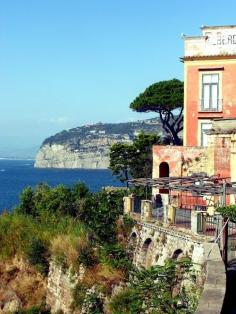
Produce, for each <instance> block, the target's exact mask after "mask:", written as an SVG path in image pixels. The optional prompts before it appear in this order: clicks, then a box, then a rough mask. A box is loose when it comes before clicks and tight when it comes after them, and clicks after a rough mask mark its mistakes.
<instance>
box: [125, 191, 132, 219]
mask: <svg viewBox="0 0 236 314" xmlns="http://www.w3.org/2000/svg"><path fill="white" fill-rule="evenodd" d="M123 202H124V214H126V215H129V214H130V213H132V212H133V211H134V197H133V196H131V195H130V196H125V197H124V198H123Z"/></svg>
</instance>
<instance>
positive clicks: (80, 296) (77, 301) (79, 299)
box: [72, 283, 87, 309]
mask: <svg viewBox="0 0 236 314" xmlns="http://www.w3.org/2000/svg"><path fill="white" fill-rule="evenodd" d="M86 290H87V288H86V287H85V286H84V285H82V284H81V283H78V284H77V285H76V286H75V288H74V290H73V300H74V301H73V305H72V307H73V308H78V309H81V308H82V305H83V302H84V299H85V295H86Z"/></svg>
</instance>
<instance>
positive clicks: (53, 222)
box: [0, 212, 85, 259]
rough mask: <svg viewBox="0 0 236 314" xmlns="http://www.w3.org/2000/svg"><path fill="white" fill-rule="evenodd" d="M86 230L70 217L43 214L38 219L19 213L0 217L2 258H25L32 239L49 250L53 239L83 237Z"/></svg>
mask: <svg viewBox="0 0 236 314" xmlns="http://www.w3.org/2000/svg"><path fill="white" fill-rule="evenodd" d="M84 233H85V228H84V226H83V224H81V223H80V222H78V221H77V220H76V219H74V218H72V217H68V216H54V215H53V214H50V215H49V214H42V215H40V216H39V217H37V218H34V217H32V216H29V215H23V214H17V213H14V212H13V213H4V214H2V215H1V216H0V258H1V259H7V258H9V257H13V256H15V255H19V256H22V255H23V256H25V255H26V252H27V251H28V248H29V243H30V242H31V240H32V238H38V239H40V240H41V241H42V242H43V243H45V245H46V246H47V247H48V248H49V247H50V245H51V242H52V241H53V239H55V238H57V237H59V236H60V235H61V238H62V237H69V238H70V239H71V241H72V242H73V239H75V238H77V237H79V236H81V235H83V234H84Z"/></svg>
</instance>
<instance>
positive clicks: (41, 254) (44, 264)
mask: <svg viewBox="0 0 236 314" xmlns="http://www.w3.org/2000/svg"><path fill="white" fill-rule="evenodd" d="M48 254H49V253H48V247H47V246H46V245H45V244H44V242H43V241H42V240H41V239H39V238H35V237H34V238H32V240H31V241H30V243H29V246H28V248H27V250H26V256H27V258H28V261H29V263H30V264H32V265H35V266H36V268H37V269H38V270H39V271H40V272H41V273H42V274H43V275H46V274H47V273H48V269H49V262H48Z"/></svg>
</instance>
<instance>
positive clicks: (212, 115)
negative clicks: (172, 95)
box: [153, 26, 236, 203]
mask: <svg viewBox="0 0 236 314" xmlns="http://www.w3.org/2000/svg"><path fill="white" fill-rule="evenodd" d="M184 45H185V52H184V57H182V58H181V60H182V61H183V63H184V136H183V137H184V145H183V146H159V145H154V146H153V178H159V177H166V176H170V177H182V176H190V175H193V174H196V173H201V172H202V173H206V174H207V175H208V176H212V175H215V176H218V177H221V178H229V179H230V180H231V181H236V135H235V134H236V26H214V27H202V36H199V37H186V36H184ZM158 193H161V194H166V193H162V191H155V189H154V194H158ZM228 201H230V202H231V203H232V202H233V203H235V200H234V197H231V200H229V199H228Z"/></svg>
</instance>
